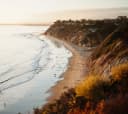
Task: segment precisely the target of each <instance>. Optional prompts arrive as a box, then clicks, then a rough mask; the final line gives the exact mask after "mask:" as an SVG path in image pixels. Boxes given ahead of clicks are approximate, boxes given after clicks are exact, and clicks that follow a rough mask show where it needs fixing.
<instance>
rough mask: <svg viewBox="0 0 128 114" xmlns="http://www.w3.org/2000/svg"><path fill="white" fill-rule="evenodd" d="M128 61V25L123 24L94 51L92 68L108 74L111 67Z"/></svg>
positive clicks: (97, 71) (94, 70)
mask: <svg viewBox="0 0 128 114" xmlns="http://www.w3.org/2000/svg"><path fill="white" fill-rule="evenodd" d="M126 61H128V23H125V24H123V23H122V24H121V25H120V26H119V27H118V28H117V29H116V30H114V31H113V32H112V33H111V34H109V35H108V36H107V37H106V38H105V40H104V41H103V42H102V43H101V44H100V45H99V46H98V47H97V48H96V49H95V50H94V51H93V53H92V55H91V60H90V63H91V65H90V68H91V69H92V71H93V72H96V73H100V74H102V73H103V74H108V73H109V71H110V69H111V67H113V66H116V65H118V64H121V63H125V62H126Z"/></svg>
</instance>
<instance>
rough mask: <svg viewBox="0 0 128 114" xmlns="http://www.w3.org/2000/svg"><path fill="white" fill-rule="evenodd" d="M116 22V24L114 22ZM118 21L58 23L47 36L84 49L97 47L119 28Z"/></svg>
mask: <svg viewBox="0 0 128 114" xmlns="http://www.w3.org/2000/svg"><path fill="white" fill-rule="evenodd" d="M113 21H114V22H113ZM115 22H116V20H106V21H104V20H81V21H72V20H69V21H56V22H55V23H54V24H53V25H51V26H50V28H49V29H48V30H47V31H46V32H45V34H46V35H49V36H52V37H56V38H59V39H61V40H65V41H67V42H72V43H73V44H76V45H79V46H83V47H90V46H91V47H95V46H97V45H98V44H99V43H101V42H102V41H103V40H104V38H105V37H106V36H107V35H108V34H110V33H111V32H112V31H114V29H115V28H116V27H117V26H118V24H115Z"/></svg>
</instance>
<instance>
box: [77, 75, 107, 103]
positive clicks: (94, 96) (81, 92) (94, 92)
mask: <svg viewBox="0 0 128 114" xmlns="http://www.w3.org/2000/svg"><path fill="white" fill-rule="evenodd" d="M108 84H109V83H108V81H106V80H104V79H103V78H102V77H100V76H88V77H87V78H86V79H85V80H84V81H83V82H82V83H80V84H79V85H78V86H77V87H76V94H77V96H85V98H87V99H91V100H94V101H96V100H99V99H102V98H104V96H105V91H104V90H105V89H106V88H107V86H108Z"/></svg>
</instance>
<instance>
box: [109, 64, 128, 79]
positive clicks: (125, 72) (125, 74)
mask: <svg viewBox="0 0 128 114" xmlns="http://www.w3.org/2000/svg"><path fill="white" fill-rule="evenodd" d="M111 73H112V79H113V80H114V81H122V80H126V79H127V80H128V63H124V64H121V65H118V66H115V67H113V68H112V69H111Z"/></svg>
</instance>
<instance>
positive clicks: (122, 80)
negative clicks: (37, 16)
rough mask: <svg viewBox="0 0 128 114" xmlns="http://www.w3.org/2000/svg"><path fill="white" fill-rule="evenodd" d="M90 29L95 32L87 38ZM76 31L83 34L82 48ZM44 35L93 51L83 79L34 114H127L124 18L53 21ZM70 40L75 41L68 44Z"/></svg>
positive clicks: (126, 28) (126, 24) (127, 42)
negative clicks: (92, 48)
mask: <svg viewBox="0 0 128 114" xmlns="http://www.w3.org/2000/svg"><path fill="white" fill-rule="evenodd" d="M68 22H69V24H68V25H67V23H68ZM89 22H91V23H90V24H89ZM71 23H72V24H71ZM87 23H88V24H87ZM94 23H95V26H94ZM98 23H100V24H98ZM106 23H108V24H106ZM110 23H111V24H110ZM65 24H66V25H65ZM92 25H93V26H92ZM62 26H63V27H62ZM82 26H84V27H83V28H82ZM90 26H91V27H92V28H91V29H93V28H96V31H95V32H90V34H91V35H90V36H88V35H87V33H88V31H89V28H90ZM59 27H60V28H59ZM62 28H63V29H62ZM84 30H85V31H84ZM79 31H81V32H82V33H83V34H84V35H83V34H82V33H81V34H80V36H81V37H83V39H82V41H83V42H81V43H82V44H81V43H80V40H79V37H78V36H77V37H75V35H78V34H79ZM86 32H87V33H86ZM45 34H47V35H50V36H53V37H57V38H59V39H62V40H66V41H67V42H72V43H75V44H77V45H79V43H80V46H83V44H84V46H88V47H94V46H95V48H94V50H93V52H92V54H91V56H90V57H89V61H88V63H87V66H88V67H89V71H90V73H89V74H88V75H85V79H84V80H83V81H82V82H81V83H80V84H78V85H76V87H75V88H71V89H69V90H68V91H67V92H65V93H63V94H62V96H61V97H60V99H58V100H55V102H53V103H50V104H46V105H45V106H44V107H43V108H42V109H38V108H37V109H35V114H128V19H127V18H126V17H120V18H118V19H114V20H100V21H98V20H96V21H95V20H94V21H85V20H82V21H62V22H61V21H57V22H55V24H53V25H52V26H51V27H50V28H49V29H48V30H47V31H46V33H45ZM97 34H98V35H97ZM65 36H66V37H65ZM73 36H74V37H75V40H72V38H73ZM99 36H100V37H99ZM98 44H99V45H98Z"/></svg>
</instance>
